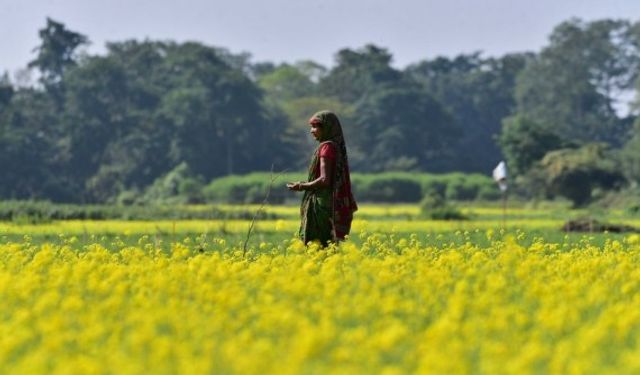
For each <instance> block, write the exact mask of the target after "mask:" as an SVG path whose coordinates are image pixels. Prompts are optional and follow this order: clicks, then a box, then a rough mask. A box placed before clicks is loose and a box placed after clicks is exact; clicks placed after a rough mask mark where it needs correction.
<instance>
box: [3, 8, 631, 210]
mask: <svg viewBox="0 0 640 375" xmlns="http://www.w3.org/2000/svg"><path fill="white" fill-rule="evenodd" d="M39 35H40V44H39V46H37V48H36V55H35V57H34V59H33V61H31V62H30V63H29V65H28V68H30V69H33V70H35V71H37V72H38V82H37V83H34V84H27V85H25V84H17V83H14V82H12V80H11V79H10V77H9V76H8V74H7V73H5V74H4V76H2V78H0V165H1V166H2V167H3V173H2V179H0V198H3V199H47V200H51V201H55V202H73V203H113V202H119V201H122V197H127V201H135V200H136V197H144V196H145V194H148V193H149V192H152V191H154V189H155V190H157V187H158V185H159V184H161V183H162V182H163V181H168V180H171V181H176V180H175V179H167V176H170V175H176V173H178V174H179V175H180V176H182V177H181V178H182V180H181V181H182V183H183V184H184V186H183V188H185V189H189V188H191V189H197V188H198V186H201V185H203V184H205V183H207V182H209V181H211V180H212V179H215V178H218V177H221V176H226V175H233V174H244V173H248V172H252V171H268V170H269V169H271V168H274V169H275V170H285V169H288V170H292V171H297V170H303V169H304V168H305V166H306V163H307V162H308V160H309V155H310V153H311V151H312V150H313V142H312V140H311V138H310V137H309V136H308V125H307V119H308V117H309V116H310V115H311V114H312V113H313V112H315V111H317V110H319V109H332V110H334V111H335V112H337V113H338V114H339V116H340V118H341V120H342V122H343V127H344V131H345V133H346V137H347V141H348V147H349V152H350V154H349V158H350V163H351V168H352V169H353V170H354V171H358V172H371V173H375V172H385V171H426V172H435V173H442V172H450V171H462V172H478V173H483V174H487V173H489V171H490V170H491V169H492V168H493V167H494V166H495V164H497V162H498V161H500V160H502V159H506V161H507V163H508V165H509V167H510V168H511V171H512V172H513V173H514V177H516V182H517V184H518V186H520V192H521V193H522V194H525V195H528V196H534V195H538V196H540V195H542V196H554V195H564V196H567V197H570V198H571V199H573V200H574V202H575V203H576V204H583V203H584V202H587V201H589V199H591V198H592V196H593V193H594V191H598V190H602V189H604V190H606V189H611V188H618V187H621V186H634V184H636V183H637V182H638V181H640V167H639V165H640V160H639V159H640V153H639V151H640V149H639V147H640V125H638V121H637V108H638V106H637V103H638V98H637V92H638V87H639V86H640V82H639V80H638V71H639V64H640V22H636V23H633V22H631V21H627V20H598V21H592V22H585V21H581V20H579V19H571V20H568V21H565V22H563V23H561V24H560V25H558V26H557V27H555V28H554V30H553V32H552V33H551V35H550V37H549V40H548V43H547V45H546V46H545V47H544V48H542V50H541V51H539V52H527V53H514V54H507V55H504V56H501V57H486V56H483V55H482V54H481V53H480V52H475V53H469V54H460V55H458V56H455V57H435V58H432V59H425V60H423V61H419V62H416V63H414V64H411V65H409V66H407V67H405V68H403V69H398V68H396V67H394V66H393V65H392V62H393V56H392V54H391V52H390V51H388V50H387V49H385V48H382V47H380V46H376V45H366V46H364V47H361V48H355V49H351V48H346V49H342V50H340V51H338V52H337V53H336V54H335V64H334V66H332V67H331V68H327V67H325V66H323V65H321V64H318V63H316V62H314V61H300V62H296V63H282V64H274V63H272V62H253V61H252V60H251V57H250V56H249V55H248V54H234V53H231V52H229V51H228V50H226V49H224V48H219V47H212V46H208V45H204V44H201V43H197V42H186V43H176V42H171V41H153V40H144V41H139V40H127V41H122V42H110V43H107V46H106V47H107V49H106V53H104V54H102V55H90V54H87V53H85V52H83V46H85V45H86V44H88V43H89V38H88V37H87V36H85V35H83V34H81V33H79V32H76V31H73V30H70V29H69V28H67V27H66V26H65V25H64V24H62V23H60V22H57V21H55V20H52V19H47V21H46V25H45V26H44V27H43V28H42V29H41V30H40V31H39ZM425 52H427V51H425ZM627 98H632V99H634V100H635V103H636V104H635V105H634V106H632V107H631V110H630V111H621V110H620V109H619V107H621V104H623V103H622V102H623V101H625V100H628V99H627ZM634 124H635V125H634ZM174 188H175V187H174Z"/></svg>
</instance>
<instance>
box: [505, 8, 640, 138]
mask: <svg viewBox="0 0 640 375" xmlns="http://www.w3.org/2000/svg"><path fill="white" fill-rule="evenodd" d="M639 46H640V44H639V43H638V36H637V35H635V34H634V32H633V27H632V25H631V23H630V22H628V21H616V20H599V21H592V22H583V21H580V20H577V19H572V20H570V21H566V22H563V23H561V24H560V25H558V26H557V27H556V28H555V29H554V30H553V33H552V34H551V37H550V44H549V45H548V46H546V47H545V48H544V49H543V50H542V52H541V53H540V54H539V55H538V56H537V57H536V58H535V59H533V60H531V62H530V63H529V64H527V66H526V68H525V69H524V71H523V72H522V74H520V75H519V77H518V81H517V89H516V101H517V103H518V113H520V114H522V115H525V116H526V117H527V118H529V119H531V120H533V121H534V122H536V123H538V124H540V125H542V126H544V127H546V128H547V129H549V128H553V129H554V131H555V132H556V133H557V134H558V135H559V136H560V137H561V138H563V139H570V140H572V141H578V142H582V143H584V142H606V143H609V144H612V145H614V146H618V145H620V144H621V142H622V141H623V139H624V136H625V135H626V132H627V130H628V123H627V122H624V121H621V120H620V119H619V118H618V117H617V115H616V113H615V111H614V103H615V102H616V100H617V99H618V98H619V96H620V94H621V92H622V91H623V90H625V89H627V88H629V87H631V86H632V85H633V82H634V80H635V77H636V76H637V71H638V64H639V63H640V53H639V51H638V48H639Z"/></svg>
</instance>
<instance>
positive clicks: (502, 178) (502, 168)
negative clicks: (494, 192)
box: [493, 161, 507, 192]
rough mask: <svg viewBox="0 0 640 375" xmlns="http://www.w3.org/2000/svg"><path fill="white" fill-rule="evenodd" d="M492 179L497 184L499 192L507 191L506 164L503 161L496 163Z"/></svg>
mask: <svg viewBox="0 0 640 375" xmlns="http://www.w3.org/2000/svg"><path fill="white" fill-rule="evenodd" d="M493 179H494V180H495V181H496V182H497V183H498V186H499V187H500V190H501V191H503V192H504V191H506V190H507V164H506V163H505V162H504V161H501V162H500V163H498V165H497V166H496V167H495V168H494V169H493Z"/></svg>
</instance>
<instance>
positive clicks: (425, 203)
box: [420, 192, 468, 220]
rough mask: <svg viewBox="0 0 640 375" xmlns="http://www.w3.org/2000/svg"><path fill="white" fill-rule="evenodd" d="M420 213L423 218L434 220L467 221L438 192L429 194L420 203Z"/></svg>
mask: <svg viewBox="0 0 640 375" xmlns="http://www.w3.org/2000/svg"><path fill="white" fill-rule="evenodd" d="M420 213H421V216H422V217H427V218H429V219H432V220H467V219H468V217H467V216H465V215H464V214H463V213H462V212H460V210H458V209H457V208H456V207H454V206H451V205H449V204H448V203H447V201H446V200H445V198H444V197H443V196H442V195H441V194H438V193H436V192H432V193H429V194H427V195H425V197H424V198H423V199H422V201H421V202H420Z"/></svg>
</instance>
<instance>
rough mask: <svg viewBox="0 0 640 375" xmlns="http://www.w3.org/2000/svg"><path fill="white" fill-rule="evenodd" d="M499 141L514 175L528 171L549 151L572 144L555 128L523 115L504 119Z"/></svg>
mask: <svg viewBox="0 0 640 375" xmlns="http://www.w3.org/2000/svg"><path fill="white" fill-rule="evenodd" d="M498 142H499V144H500V147H501V148H502V152H503V153H504V157H505V160H506V162H507V165H508V166H509V171H510V172H511V174H513V175H514V176H518V175H521V174H523V173H525V172H526V171H528V170H529V168H531V166H532V165H533V163H535V162H536V161H538V160H540V159H542V157H543V156H544V155H545V154H546V153H547V152H549V151H552V150H557V149H560V148H566V147H569V146H571V143H570V142H568V141H564V140H563V139H562V138H560V137H559V136H558V135H557V134H556V133H555V132H554V131H553V130H551V129H549V128H548V127H544V126H542V125H540V124H537V123H535V122H534V121H532V120H530V119H528V118H526V117H524V116H522V115H518V116H514V117H509V118H507V119H505V120H504V125H503V128H502V133H500V137H499V138H498Z"/></svg>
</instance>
